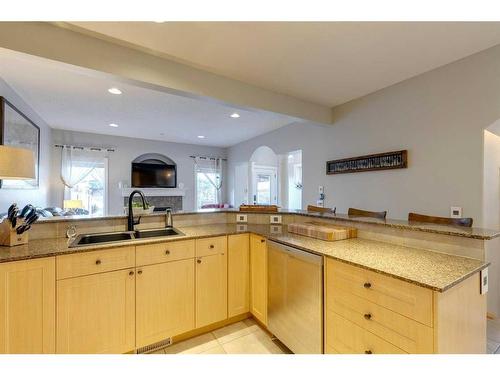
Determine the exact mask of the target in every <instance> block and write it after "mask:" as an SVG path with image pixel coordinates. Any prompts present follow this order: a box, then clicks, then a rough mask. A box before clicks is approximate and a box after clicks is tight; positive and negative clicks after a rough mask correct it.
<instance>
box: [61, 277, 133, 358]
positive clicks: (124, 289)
mask: <svg viewBox="0 0 500 375" xmlns="http://www.w3.org/2000/svg"><path fill="white" fill-rule="evenodd" d="M134 349H135V271H134V269H128V270H120V271H114V272H106V273H100V274H97V275H90V276H82V277H76V278H71V279H65V280H59V281H58V282H57V353H94V354H102V353H125V352H129V351H131V350H134Z"/></svg>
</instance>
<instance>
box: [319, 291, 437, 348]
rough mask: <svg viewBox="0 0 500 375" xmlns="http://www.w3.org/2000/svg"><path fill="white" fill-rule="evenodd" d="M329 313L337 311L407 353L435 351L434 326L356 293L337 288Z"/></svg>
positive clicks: (328, 304) (331, 299) (329, 300)
mask: <svg viewBox="0 0 500 375" xmlns="http://www.w3.org/2000/svg"><path fill="white" fill-rule="evenodd" d="M327 310H328V314H330V315H331V314H332V313H336V314H338V315H340V316H342V317H344V318H346V319H349V320H350V321H352V322H353V323H355V324H357V325H358V326H360V327H361V328H363V329H365V330H367V331H370V332H371V333H373V334H375V335H377V336H379V337H380V338H382V339H384V340H385V341H387V342H389V343H391V344H393V345H395V346H397V347H399V348H401V349H403V350H404V351H405V352H408V353H415V354H424V353H432V352H433V331H432V328H430V327H427V326H426V325H424V324H422V323H419V322H417V321H415V320H412V319H410V318H407V317H405V316H403V315H400V314H398V313H395V312H394V311H391V310H388V309H386V308H384V307H382V306H379V305H377V304H375V303H373V302H370V301H368V300H366V299H364V298H361V297H358V296H356V295H355V294H350V293H347V292H345V291H343V290H338V291H335V293H334V295H333V298H330V299H328V301H327Z"/></svg>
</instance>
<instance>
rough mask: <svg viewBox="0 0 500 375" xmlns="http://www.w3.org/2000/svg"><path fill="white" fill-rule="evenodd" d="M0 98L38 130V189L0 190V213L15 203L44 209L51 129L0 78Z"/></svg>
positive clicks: (46, 199) (47, 182)
mask: <svg viewBox="0 0 500 375" xmlns="http://www.w3.org/2000/svg"><path fill="white" fill-rule="evenodd" d="M0 96H3V97H4V98H6V99H7V100H8V101H9V102H11V103H12V104H13V105H14V106H16V107H17V109H19V110H20V111H21V112H22V113H24V114H25V115H26V116H27V117H28V118H29V119H31V120H32V121H33V122H34V123H35V124H37V125H38V127H39V128H40V185H39V188H38V189H33V190H13V189H0V212H6V211H7V209H8V207H9V206H10V205H11V204H12V203H13V202H17V204H18V205H20V206H24V205H25V204H27V203H32V204H33V205H35V206H38V207H45V206H46V205H47V202H48V197H49V181H50V176H49V174H50V170H49V167H50V144H51V131H52V130H51V128H50V127H49V126H48V124H47V123H45V121H43V120H42V119H41V118H40V117H39V116H38V115H37V114H36V113H35V112H34V111H33V110H32V109H31V107H29V106H28V105H27V104H26V102H24V100H22V99H21V97H20V96H19V95H17V93H16V92H15V91H14V90H13V89H12V88H11V87H10V86H9V85H8V84H7V83H6V82H5V81H4V80H2V79H1V78H0Z"/></svg>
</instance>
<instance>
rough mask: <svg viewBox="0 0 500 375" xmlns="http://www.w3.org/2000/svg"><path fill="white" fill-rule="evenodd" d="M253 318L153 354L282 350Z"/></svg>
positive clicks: (280, 352) (249, 352)
mask: <svg viewBox="0 0 500 375" xmlns="http://www.w3.org/2000/svg"><path fill="white" fill-rule="evenodd" d="M284 353H285V352H284V350H283V349H282V348H281V347H280V346H279V345H277V344H276V343H275V342H274V341H273V340H271V336H270V335H269V333H267V332H266V331H265V330H263V329H262V328H261V327H260V326H259V325H258V324H257V323H256V322H255V321H254V320H253V319H246V320H244V321H241V322H237V323H234V324H231V325H228V326H226V327H223V328H219V329H217V330H215V331H212V332H209V333H205V334H203V335H200V336H196V337H193V338H191V339H188V340H186V341H181V342H179V343H177V344H173V345H171V346H169V347H167V348H165V349H162V350H159V351H157V352H154V353H153V354H284Z"/></svg>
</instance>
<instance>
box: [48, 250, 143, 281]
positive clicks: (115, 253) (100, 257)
mask: <svg viewBox="0 0 500 375" xmlns="http://www.w3.org/2000/svg"><path fill="white" fill-rule="evenodd" d="M56 262H57V279H58V280H60V279H66V278H69V277H77V276H84V275H92V274H96V273H102V272H109V271H115V270H120V269H125V268H131V267H135V247H134V246H128V247H118V248H114V249H106V250H99V251H88V252H84V253H76V254H69V255H61V256H58V257H57V258H56Z"/></svg>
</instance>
